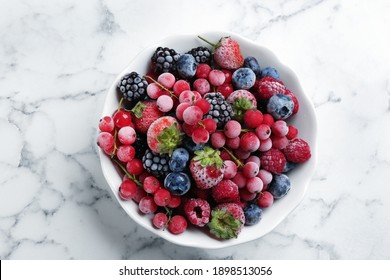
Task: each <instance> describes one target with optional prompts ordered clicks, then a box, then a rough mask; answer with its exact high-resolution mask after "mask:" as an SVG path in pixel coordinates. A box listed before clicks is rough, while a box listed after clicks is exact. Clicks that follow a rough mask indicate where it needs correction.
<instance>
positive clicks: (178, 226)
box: [168, 215, 187, 234]
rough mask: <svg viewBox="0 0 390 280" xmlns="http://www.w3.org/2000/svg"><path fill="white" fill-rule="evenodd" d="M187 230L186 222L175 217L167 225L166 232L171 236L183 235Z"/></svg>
mask: <svg viewBox="0 0 390 280" xmlns="http://www.w3.org/2000/svg"><path fill="white" fill-rule="evenodd" d="M186 229H187V221H186V219H185V218H184V217H183V216H180V215H176V216H173V217H172V218H171V220H170V221H169V223H168V230H169V232H170V233H173V234H180V233H183V232H184V231H185V230H186Z"/></svg>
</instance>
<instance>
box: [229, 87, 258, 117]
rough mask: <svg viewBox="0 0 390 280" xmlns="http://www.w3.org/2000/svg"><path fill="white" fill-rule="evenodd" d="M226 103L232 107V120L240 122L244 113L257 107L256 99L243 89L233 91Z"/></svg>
mask: <svg viewBox="0 0 390 280" xmlns="http://www.w3.org/2000/svg"><path fill="white" fill-rule="evenodd" d="M226 102H227V103H229V104H231V105H232V107H233V111H234V118H235V119H236V120H239V121H242V119H243V117H244V114H245V112H246V111H248V110H249V109H252V108H254V109H255V108H256V107H257V101H256V97H255V96H254V95H253V94H252V93H251V92H249V91H247V90H245V89H239V90H235V91H233V92H232V93H231V94H230V95H229V97H228V98H227V99H226Z"/></svg>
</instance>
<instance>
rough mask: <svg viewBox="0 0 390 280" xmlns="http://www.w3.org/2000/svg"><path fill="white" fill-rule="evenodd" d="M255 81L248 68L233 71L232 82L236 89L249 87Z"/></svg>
mask: <svg viewBox="0 0 390 280" xmlns="http://www.w3.org/2000/svg"><path fill="white" fill-rule="evenodd" d="M255 81H256V75H255V73H254V72H253V71H252V69H250V68H246V67H244V68H239V69H237V70H236V71H234V73H233V76H232V83H233V86H234V87H235V88H236V89H250V88H251V87H253V85H254V84H255Z"/></svg>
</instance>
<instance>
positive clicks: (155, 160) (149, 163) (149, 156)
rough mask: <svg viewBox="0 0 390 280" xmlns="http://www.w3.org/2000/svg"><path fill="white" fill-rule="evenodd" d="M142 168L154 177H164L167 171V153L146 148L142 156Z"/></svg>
mask: <svg viewBox="0 0 390 280" xmlns="http://www.w3.org/2000/svg"><path fill="white" fill-rule="evenodd" d="M142 163H143V165H144V168H145V169H146V170H147V171H148V172H149V173H151V174H153V175H154V176H156V177H165V176H166V175H168V173H169V172H170V171H169V156H168V154H157V153H154V152H153V151H151V150H150V149H147V150H146V152H145V154H144V156H143V157H142Z"/></svg>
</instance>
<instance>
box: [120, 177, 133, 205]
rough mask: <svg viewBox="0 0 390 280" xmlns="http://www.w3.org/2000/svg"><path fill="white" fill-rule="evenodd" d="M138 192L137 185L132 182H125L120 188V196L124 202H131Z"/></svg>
mask: <svg viewBox="0 0 390 280" xmlns="http://www.w3.org/2000/svg"><path fill="white" fill-rule="evenodd" d="M136 192H137V185H136V184H135V183H134V182H133V181H132V180H125V181H123V182H122V184H121V185H120V187H119V196H120V198H122V199H123V200H130V199H132V198H133V197H134V195H135V194H136Z"/></svg>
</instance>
